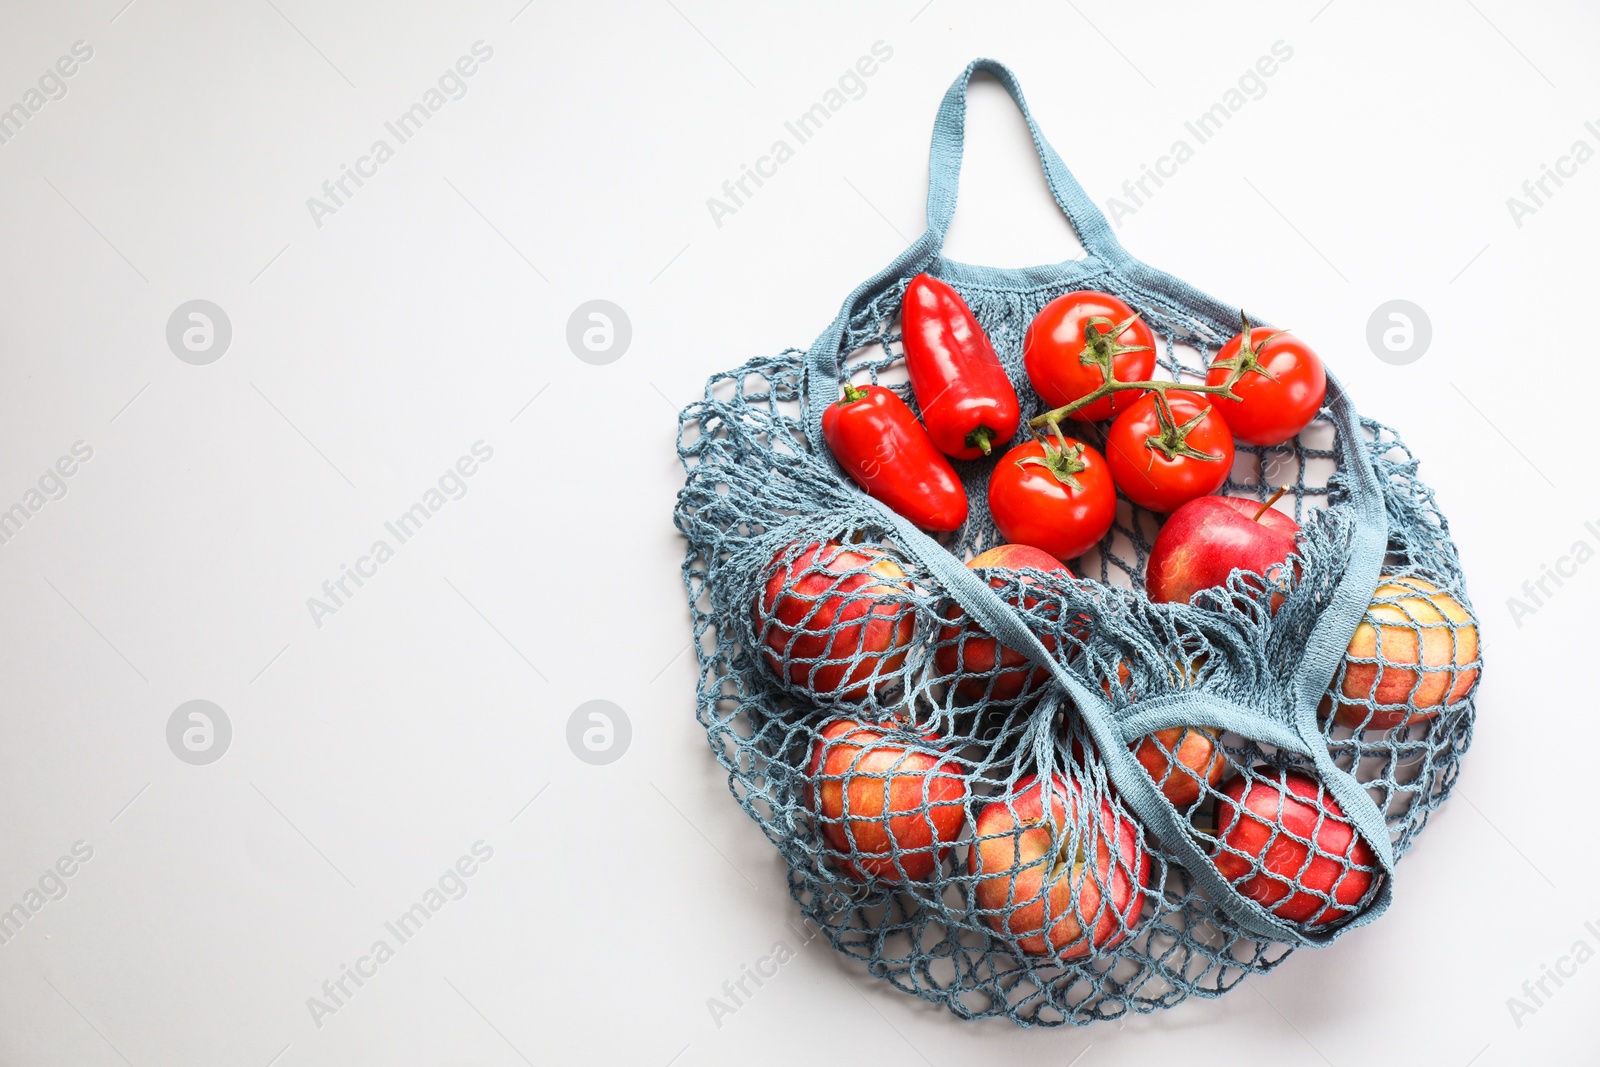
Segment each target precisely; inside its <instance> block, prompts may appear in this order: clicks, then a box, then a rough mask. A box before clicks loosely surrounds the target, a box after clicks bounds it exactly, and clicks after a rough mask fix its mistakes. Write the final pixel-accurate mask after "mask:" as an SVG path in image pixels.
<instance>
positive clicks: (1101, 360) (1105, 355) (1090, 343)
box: [1028, 311, 1284, 429]
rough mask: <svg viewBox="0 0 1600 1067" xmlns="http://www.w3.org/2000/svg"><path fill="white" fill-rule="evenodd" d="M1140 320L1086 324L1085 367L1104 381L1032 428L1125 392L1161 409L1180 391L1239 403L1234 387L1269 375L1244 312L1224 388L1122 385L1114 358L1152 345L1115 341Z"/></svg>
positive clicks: (1101, 320)
mask: <svg viewBox="0 0 1600 1067" xmlns="http://www.w3.org/2000/svg"><path fill="white" fill-rule="evenodd" d="M1138 317H1139V316H1138V315H1134V316H1133V318H1130V319H1127V320H1125V321H1123V322H1120V323H1113V322H1111V320H1110V319H1106V318H1101V317H1098V316H1097V317H1095V318H1093V319H1090V320H1089V321H1088V322H1087V323H1085V324H1084V327H1083V336H1084V350H1083V355H1082V357H1080V358H1081V360H1082V362H1083V365H1084V366H1086V367H1091V366H1092V367H1099V368H1100V373H1101V377H1102V378H1103V379H1104V380H1103V381H1102V382H1101V383H1100V384H1099V385H1098V386H1096V387H1095V388H1094V389H1093V390H1091V391H1090V392H1088V393H1085V394H1084V395H1083V396H1080V397H1079V398H1078V399H1076V400H1074V401H1072V402H1071V403H1068V404H1063V405H1061V406H1060V407H1058V408H1055V409H1053V410H1051V411H1047V412H1045V413H1044V414H1043V415H1039V416H1037V417H1035V418H1033V419H1032V420H1030V421H1029V423H1028V425H1029V427H1030V428H1032V429H1038V428H1040V427H1041V426H1055V425H1056V424H1057V423H1059V422H1060V421H1061V420H1062V419H1065V418H1068V417H1069V416H1071V415H1072V413H1073V412H1075V411H1079V410H1081V409H1083V408H1086V407H1088V406H1089V405H1090V404H1093V403H1094V402H1095V401H1096V400H1099V399H1100V398H1101V397H1106V396H1110V395H1111V394H1112V393H1119V392H1122V391H1123V390H1124V389H1139V390H1142V391H1144V392H1150V393H1155V394H1156V401H1157V406H1159V407H1165V405H1166V401H1167V390H1168V389H1179V390H1182V391H1183V392H1186V393H1206V394H1210V395H1212V396H1220V397H1223V398H1225V399H1228V400H1238V399H1239V394H1238V393H1236V392H1234V391H1233V387H1234V385H1235V384H1237V382H1238V381H1239V379H1240V378H1242V377H1244V376H1245V374H1246V373H1248V372H1249V371H1251V370H1254V371H1256V372H1257V373H1259V374H1263V375H1267V372H1266V371H1264V370H1261V368H1260V367H1259V366H1257V365H1256V363H1257V361H1256V356H1257V355H1258V354H1259V353H1260V350H1261V348H1260V345H1257V346H1255V347H1253V348H1252V347H1251V345H1250V330H1251V328H1252V327H1251V325H1250V320H1249V319H1248V318H1245V315H1244V312H1242V311H1241V312H1240V313H1239V317H1240V319H1241V320H1242V321H1243V324H1244V341H1243V343H1242V344H1241V346H1240V349H1241V354H1240V356H1239V357H1238V359H1237V360H1229V361H1227V366H1228V367H1229V373H1228V380H1227V381H1226V382H1224V383H1223V384H1221V385H1206V384H1205V383H1203V382H1196V383H1189V382H1176V381H1147V382H1124V381H1118V380H1117V377H1116V372H1115V370H1114V368H1113V367H1112V357H1113V356H1115V355H1116V354H1117V353H1119V352H1129V351H1147V350H1148V349H1149V347H1150V346H1148V345H1123V344H1121V343H1120V342H1118V341H1116V340H1114V339H1115V338H1116V337H1119V336H1121V334H1122V332H1123V331H1124V330H1126V329H1127V328H1128V327H1129V326H1131V325H1133V323H1134V321H1135V320H1136V319H1138ZM1102 325H1105V326H1109V327H1110V328H1111V329H1110V331H1106V330H1103V329H1101V326H1102ZM1283 332H1284V331H1282V330H1274V331H1273V332H1272V333H1271V334H1269V335H1268V336H1267V337H1266V338H1264V339H1263V340H1262V342H1261V344H1263V345H1264V344H1266V342H1267V341H1269V340H1271V339H1272V338H1273V337H1275V336H1277V335H1278V334H1280V333H1283ZM1246 352H1248V356H1246V355H1245V354H1244V353H1246ZM1235 363H1240V364H1241V365H1239V366H1235V365H1234V364H1235ZM1267 377H1271V375H1267ZM1167 414H1168V416H1169V418H1170V416H1171V411H1170V409H1168V411H1167Z"/></svg>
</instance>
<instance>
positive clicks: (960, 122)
mask: <svg viewBox="0 0 1600 1067" xmlns="http://www.w3.org/2000/svg"><path fill="white" fill-rule="evenodd" d="M980 72H981V73H984V74H989V75H992V76H993V77H994V78H995V80H996V81H998V82H999V83H1000V84H1001V85H1002V86H1004V87H1005V90H1006V92H1007V93H1008V94H1010V96H1011V100H1012V102H1013V103H1014V104H1016V105H1017V110H1018V111H1020V112H1022V117H1023V119H1024V120H1025V121H1026V122H1027V124H1028V133H1029V134H1030V135H1031V136H1032V137H1033V147H1034V150H1035V151H1036V152H1037V153H1038V155H1039V162H1040V163H1041V164H1043V166H1044V177H1045V181H1046V182H1047V183H1048V184H1049V186H1050V195H1052V196H1053V197H1055V201H1056V204H1057V205H1059V206H1060V208H1061V210H1062V212H1063V213H1064V214H1065V215H1066V216H1067V221H1069V222H1071V223H1072V228H1073V229H1074V230H1076V231H1077V233H1078V239H1079V240H1080V241H1082V242H1083V247H1084V248H1085V249H1087V250H1088V252H1089V255H1090V256H1092V257H1095V258H1097V259H1101V260H1104V261H1106V262H1107V263H1113V264H1115V263H1120V262H1122V261H1123V260H1125V259H1126V258H1127V253H1126V252H1124V251H1123V249H1122V245H1121V244H1119V243H1118V242H1117V239H1116V237H1115V236H1113V234H1112V232H1111V224H1110V223H1109V222H1107V221H1106V217H1105V214H1104V213H1103V212H1102V211H1101V210H1100V209H1099V208H1098V207H1096V206H1095V203H1094V201H1093V200H1090V199H1089V196H1088V194H1086V193H1085V192H1084V191H1083V186H1081V185H1079V184H1078V179H1076V178H1074V177H1073V176H1072V172H1071V171H1070V170H1068V169H1067V165H1066V164H1065V163H1063V162H1062V161H1061V157H1060V156H1059V155H1057V154H1056V150H1055V149H1054V148H1052V147H1051V146H1050V142H1049V141H1047V140H1046V139H1045V136H1044V134H1043V133H1041V132H1040V130H1039V124H1038V123H1036V122H1034V121H1033V113H1032V112H1031V111H1029V110H1028V102H1027V101H1026V100H1025V99H1023V96H1022V86H1021V85H1019V84H1018V83H1017V76H1016V75H1015V74H1013V73H1012V72H1011V69H1010V68H1009V67H1007V66H1006V65H1005V64H1004V63H1000V62H998V61H996V60H993V59H975V60H973V61H972V62H971V63H969V64H968V65H967V69H966V70H964V71H962V72H961V75H960V76H959V77H958V78H956V80H955V81H954V82H953V83H951V85H950V88H949V90H948V91H946V92H945V94H944V100H943V101H942V102H941V103H940V104H939V114H938V117H937V118H936V119H935V120H934V123H933V146H932V148H931V149H930V150H929V152H928V232H929V233H931V234H933V235H934V236H935V239H936V241H937V242H938V245H939V246H940V247H942V246H943V244H944V238H945V234H946V233H947V232H948V231H949V229H950V220H951V218H953V217H954V215H955V211H956V193H957V190H958V188H959V186H960V182H961V159H962V155H963V152H964V149H965V145H966V135H967V92H968V89H969V87H970V86H971V84H972V76H973V75H974V74H977V73H980Z"/></svg>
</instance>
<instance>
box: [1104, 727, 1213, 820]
mask: <svg viewBox="0 0 1600 1067" xmlns="http://www.w3.org/2000/svg"><path fill="white" fill-rule="evenodd" d="M1128 747H1129V748H1131V749H1133V756H1134V758H1135V759H1137V760H1138V761H1139V766H1141V767H1143V768H1144V769H1145V773H1146V774H1148V775H1149V776H1150V777H1151V778H1153V779H1154V780H1155V783H1156V785H1158V786H1159V787H1160V788H1161V793H1162V795H1163V796H1165V797H1166V798H1167V799H1168V800H1170V801H1172V804H1173V806H1174V807H1178V808H1184V807H1188V806H1189V805H1190V804H1193V803H1194V802H1195V801H1196V800H1199V799H1200V791H1201V790H1200V787H1201V784H1202V783H1204V784H1205V785H1208V786H1215V785H1216V784H1217V783H1218V782H1220V781H1222V776H1223V775H1224V774H1226V773H1227V771H1228V761H1227V759H1226V758H1225V757H1224V756H1223V755H1222V752H1221V748H1220V737H1219V736H1218V733H1217V731H1216V730H1212V729H1208V728H1206V727H1204V726H1174V727H1171V728H1169V729H1166V730H1157V731H1156V732H1155V733H1153V734H1150V735H1149V736H1148V737H1141V738H1140V739H1139V740H1137V741H1135V742H1134V743H1133V744H1131V745H1129V746H1128Z"/></svg>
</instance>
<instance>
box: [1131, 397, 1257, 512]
mask: <svg viewBox="0 0 1600 1067" xmlns="http://www.w3.org/2000/svg"><path fill="white" fill-rule="evenodd" d="M1213 400H1214V398H1212V397H1209V396H1205V395H1204V394H1195V393H1182V392H1178V391H1177V390H1173V391H1171V392H1169V393H1167V403H1168V405H1169V406H1170V407H1171V408H1172V422H1171V424H1169V425H1162V422H1163V420H1162V418H1161V410H1160V408H1159V407H1158V406H1157V404H1156V394H1155V393H1150V394H1147V395H1146V396H1144V397H1141V398H1140V400H1139V402H1138V403H1137V404H1135V405H1133V407H1131V408H1129V409H1128V410H1127V411H1124V412H1123V413H1122V414H1121V415H1118V416H1117V421H1116V422H1114V423H1112V424H1111V429H1110V430H1109V431H1107V433H1106V465H1107V466H1109V467H1110V468H1111V477H1112V478H1114V479H1115V480H1116V483H1117V487H1118V488H1120V489H1121V490H1122V491H1123V492H1124V493H1126V494H1127V496H1128V499H1129V500H1131V501H1133V502H1134V503H1135V504H1138V505H1139V506H1140V507H1143V508H1149V509H1150V510H1151V511H1163V512H1165V511H1173V510H1175V509H1176V508H1177V507H1178V505H1180V504H1184V503H1187V502H1188V501H1190V500H1193V499H1194V498H1195V497H1197V496H1208V495H1209V494H1211V493H1215V492H1216V491H1217V490H1218V489H1220V488H1222V483H1223V482H1225V481H1227V480H1228V472H1229V471H1231V470H1232V469H1233V435H1232V434H1231V433H1230V432H1229V431H1228V424H1227V423H1226V422H1224V421H1223V419H1222V416H1221V415H1219V414H1218V413H1217V409H1216V406H1215V404H1214V403H1213ZM1222 403H1227V401H1222Z"/></svg>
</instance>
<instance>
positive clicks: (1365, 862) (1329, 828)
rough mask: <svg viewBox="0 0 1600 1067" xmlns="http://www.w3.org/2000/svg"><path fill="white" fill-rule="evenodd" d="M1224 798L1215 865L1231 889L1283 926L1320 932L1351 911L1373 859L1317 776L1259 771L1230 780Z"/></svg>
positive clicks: (1373, 870) (1373, 871)
mask: <svg viewBox="0 0 1600 1067" xmlns="http://www.w3.org/2000/svg"><path fill="white" fill-rule="evenodd" d="M1319 793H1320V794H1321V798H1320V801H1319V799H1318V794H1319ZM1222 795H1223V798H1224V799H1221V800H1219V801H1218V802H1217V840H1218V842H1219V844H1218V847H1217V852H1216V856H1215V862H1216V865H1217V870H1219V871H1221V872H1222V876H1223V877H1224V878H1226V879H1227V880H1228V881H1230V882H1232V883H1233V884H1234V888H1236V889H1237V890H1239V892H1241V893H1243V894H1244V895H1245V896H1247V897H1249V898H1250V899H1251V900H1254V901H1256V902H1257V903H1259V904H1261V905H1263V906H1265V907H1266V908H1267V910H1268V911H1270V912H1272V914H1274V915H1276V916H1277V917H1278V918H1280V919H1285V920H1288V921H1289V922H1296V923H1309V924H1312V925H1315V926H1323V925H1326V924H1328V923H1334V922H1339V921H1342V920H1344V919H1346V918H1349V917H1350V916H1351V915H1353V914H1354V913H1355V905H1356V904H1358V903H1359V902H1360V901H1361V899H1362V898H1363V897H1365V896H1366V895H1367V892H1368V890H1370V889H1371V888H1372V882H1373V879H1374V878H1375V877H1377V874H1378V861H1377V858H1376V857H1375V856H1374V855H1373V852H1372V849H1371V847H1370V846H1368V844H1367V843H1366V841H1365V840H1363V839H1362V838H1361V837H1360V836H1359V835H1358V834H1357V833H1356V830H1355V827H1354V826H1353V825H1351V823H1350V821H1349V820H1348V819H1346V818H1345V814H1344V810H1343V809H1342V808H1340V807H1339V802H1338V801H1336V800H1334V799H1333V796H1332V795H1331V794H1329V793H1327V792H1324V791H1323V790H1322V789H1321V787H1320V785H1319V784H1318V782H1317V780H1316V779H1315V778H1312V777H1311V776H1310V775H1307V774H1303V773H1301V772H1299V771H1290V770H1280V769H1278V768H1275V767H1260V768H1257V769H1256V772H1255V775H1253V776H1250V777H1248V778H1247V777H1244V776H1240V777H1236V778H1231V779H1229V780H1228V781H1227V782H1225V783H1224V784H1223V786H1222ZM1319 808H1320V815H1321V825H1320V826H1319V825H1318V815H1319ZM1313 836H1314V837H1315V840H1316V846H1317V848H1316V852H1315V853H1313V852H1312V850H1311V842H1312V840H1313ZM1223 846H1226V847H1223ZM1229 849H1233V850H1235V851H1237V852H1241V853H1243V855H1235V854H1234V852H1230V851H1228V850H1229ZM1308 857H1309V862H1308ZM1363 868H1364V869H1363ZM1319 894H1320V895H1319ZM1330 898H1331V902H1330Z"/></svg>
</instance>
